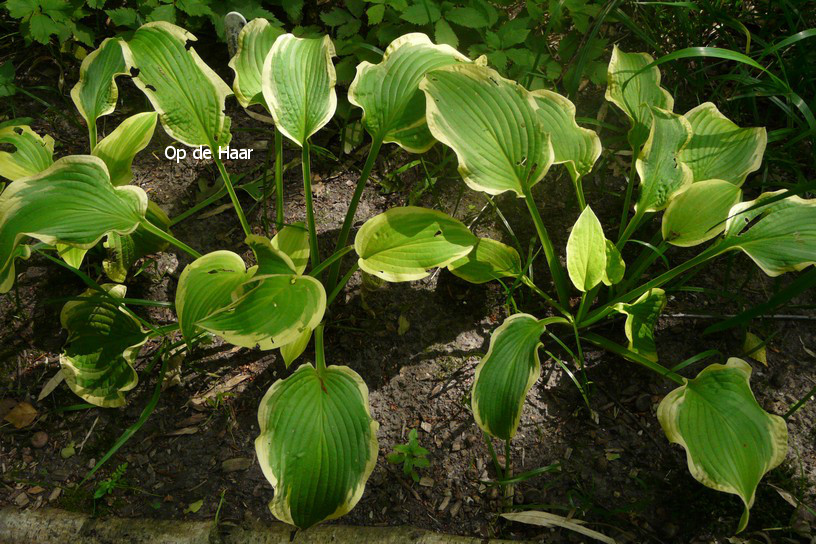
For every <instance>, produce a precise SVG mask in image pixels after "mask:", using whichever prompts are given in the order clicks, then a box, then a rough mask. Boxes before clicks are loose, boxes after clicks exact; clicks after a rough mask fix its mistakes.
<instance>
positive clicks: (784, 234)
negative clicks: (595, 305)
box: [12, 184, 816, 277]
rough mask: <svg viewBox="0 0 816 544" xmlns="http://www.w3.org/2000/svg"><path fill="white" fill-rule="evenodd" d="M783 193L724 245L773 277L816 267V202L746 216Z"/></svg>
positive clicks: (736, 213) (730, 233) (731, 229)
mask: <svg viewBox="0 0 816 544" xmlns="http://www.w3.org/2000/svg"><path fill="white" fill-rule="evenodd" d="M13 186H14V184H12V187H13ZM781 192H782V191H776V192H773V193H763V194H761V195H759V198H757V199H756V200H752V201H750V202H742V203H740V204H737V205H736V206H734V207H733V208H731V211H730V213H729V219H728V222H727V223H726V226H725V240H724V241H723V244H724V247H725V248H726V249H733V248H737V249H741V250H742V251H744V252H745V253H746V254H747V255H748V256H749V257H751V259H752V260H753V261H754V262H755V263H756V264H757V266H759V267H760V268H761V269H762V270H763V272H765V273H766V274H768V275H769V276H772V277H773V276H779V275H780V274H783V273H785V272H792V271H796V270H802V269H803V268H806V267H808V266H810V265H812V264H814V263H816V199H814V198H811V199H803V198H799V197H798V196H791V197H788V198H785V199H783V200H779V201H776V202H774V203H771V204H768V205H767V206H760V207H759V208H757V209H755V210H752V211H750V212H744V210H747V209H748V208H751V207H753V206H755V205H756V204H758V203H761V202H762V201H763V200H765V199H767V198H770V197H772V196H774V195H777V194H779V193H781Z"/></svg>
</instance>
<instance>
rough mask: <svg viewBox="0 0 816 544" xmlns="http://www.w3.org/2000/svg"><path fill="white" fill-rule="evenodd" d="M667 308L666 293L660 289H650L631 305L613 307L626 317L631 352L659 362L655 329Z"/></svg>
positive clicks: (620, 304) (627, 336)
mask: <svg viewBox="0 0 816 544" xmlns="http://www.w3.org/2000/svg"><path fill="white" fill-rule="evenodd" d="M665 307H666V293H665V291H663V289H658V288H654V289H649V290H648V291H647V292H645V293H644V294H643V295H641V297H640V298H638V299H637V300H636V301H635V302H633V303H631V304H624V303H618V304H615V305H614V306H613V307H612V308H613V309H614V310H615V311H616V312H620V313H622V314H625V315H626V338H627V339H629V350H630V351H634V352H635V353H637V354H638V355H640V356H642V357H645V358H647V359H649V360H650V361H657V346H656V345H655V339H654V328H655V325H656V324H657V318H658V317H660V314H661V312H663V309H664V308H665Z"/></svg>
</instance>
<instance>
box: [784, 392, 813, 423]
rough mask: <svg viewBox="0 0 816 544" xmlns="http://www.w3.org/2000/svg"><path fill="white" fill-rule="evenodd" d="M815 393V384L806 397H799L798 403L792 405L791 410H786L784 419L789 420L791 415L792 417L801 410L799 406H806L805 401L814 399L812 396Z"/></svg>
mask: <svg viewBox="0 0 816 544" xmlns="http://www.w3.org/2000/svg"><path fill="white" fill-rule="evenodd" d="M814 395H816V386H814V387H813V388H812V389H811V390H810V391H808V393H807V394H806V395H805V396H804V397H802V398H801V399H799V400H798V401H797V403H796V404H794V405H793V406H792V407H791V409H790V410H788V411H787V412H785V415H784V416H782V419H784V420H785V421H787V420H788V418H789V417H791V416H792V415H793V414H795V413H796V411H797V410H799V408H801V407H802V406H804V405H805V403H806V402H807V401H809V400H810V399H812V398H813V397H814Z"/></svg>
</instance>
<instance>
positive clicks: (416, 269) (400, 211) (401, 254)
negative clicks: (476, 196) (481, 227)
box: [354, 206, 478, 282]
mask: <svg viewBox="0 0 816 544" xmlns="http://www.w3.org/2000/svg"><path fill="white" fill-rule="evenodd" d="M477 241H478V238H476V236H474V235H473V233H472V232H470V230H468V228H467V227H466V226H465V225H464V224H463V223H462V222H461V221H459V220H457V219H454V218H453V217H451V216H449V215H447V214H444V213H442V212H440V211H437V210H430V209H427V208H419V207H415V206H406V207H404V208H391V209H390V210H388V211H387V212H385V213H381V214H380V215H377V216H375V217H372V218H371V219H369V220H368V221H366V222H365V224H364V225H363V227H362V228H361V229H360V230H359V231H358V232H357V237H356V238H355V239H354V249H355V250H356V251H357V255H359V257H360V258H359V260H358V263H359V265H360V268H361V269H362V270H363V271H365V272H368V273H369V274H373V275H375V276H378V277H380V278H382V279H384V280H386V281H391V282H398V281H412V280H420V279H422V278H424V277H426V276H427V275H428V274H429V270H430V269H432V268H436V267H442V266H447V265H449V264H451V263H452V262H454V261H456V260H458V259H460V258H462V257H465V256H466V255H467V254H468V253H470V251H471V250H472V249H473V247H474V246H475V245H476V242H477Z"/></svg>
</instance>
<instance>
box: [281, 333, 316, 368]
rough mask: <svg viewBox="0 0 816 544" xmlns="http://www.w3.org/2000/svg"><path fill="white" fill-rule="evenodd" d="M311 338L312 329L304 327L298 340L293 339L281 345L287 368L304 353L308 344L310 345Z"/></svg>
mask: <svg viewBox="0 0 816 544" xmlns="http://www.w3.org/2000/svg"><path fill="white" fill-rule="evenodd" d="M311 339H312V329H304V330H303V332H301V333H300V336H298V337H297V339H296V340H293V341H292V342H289V343H288V344H285V345H283V346H281V347H280V352H281V357H283V363H284V364H285V365H286V368H289V365H291V364H292V363H294V362H295V361H296V360H297V359H298V357H300V356H301V355H303V352H304V351H305V350H306V346H308V345H309V340H311Z"/></svg>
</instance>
